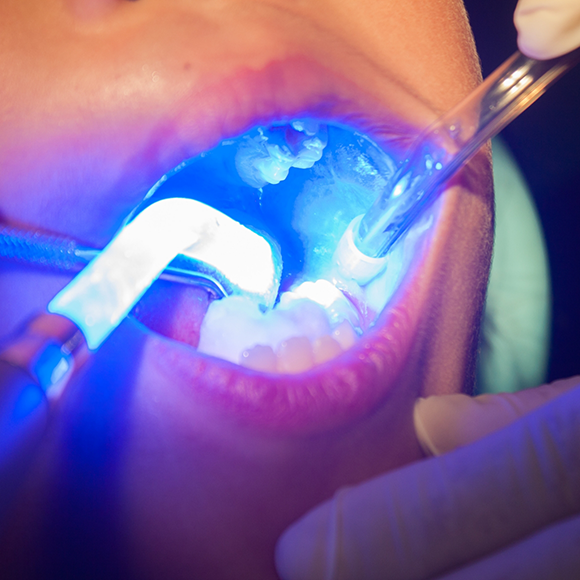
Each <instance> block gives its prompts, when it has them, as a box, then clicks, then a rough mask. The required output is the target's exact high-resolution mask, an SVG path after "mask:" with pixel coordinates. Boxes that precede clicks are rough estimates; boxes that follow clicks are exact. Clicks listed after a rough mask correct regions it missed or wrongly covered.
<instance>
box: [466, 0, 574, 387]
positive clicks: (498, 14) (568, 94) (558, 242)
mask: <svg viewBox="0 0 580 580" xmlns="http://www.w3.org/2000/svg"><path fill="white" fill-rule="evenodd" d="M516 3H517V2H516V1H512V0H465V5H466V7H467V11H468V13H469V17H470V21H471V25H472V28H473V33H474V35H475V41H476V43H477V48H478V51H479V55H480V58H481V64H482V68H483V74H484V76H487V75H488V74H489V73H490V72H492V71H493V70H494V69H495V68H496V67H497V66H498V65H500V64H501V63H502V62H503V61H504V60H506V59H507V58H508V57H509V56H510V55H511V54H512V53H513V52H514V51H515V50H516V49H517V44H516V31H515V28H514V26H513V12H514V9H515V6H516ZM579 107H580V65H578V66H577V67H576V68H575V69H573V70H572V71H569V72H568V73H567V74H566V75H565V76H564V77H563V78H561V79H560V80H559V81H558V82H557V83H556V84H555V85H554V86H552V87H551V88H550V89H549V90H548V92H547V93H546V94H545V95H543V96H542V97H541V98H540V99H539V100H538V101H537V102H536V103H535V104H534V105H532V106H531V107H530V108H529V109H528V110H527V111H525V112H524V113H522V115H520V117H518V118H517V119H516V120H515V121H513V122H512V124H511V125H510V126H509V127H507V128H506V129H505V130H504V131H503V133H502V137H503V138H504V140H505V142H507V144H508V145H509V147H510V149H511V150H512V152H513V154H514V156H515V158H516V159H517V161H518V164H519V166H520V168H521V170H522V172H523V173H524V175H525V177H526V180H527V182H528V184H529V186H530V189H531V191H532V195H533V196H534V200H535V202H536V206H537V208H538V211H539V213H540V219H541V221H542V226H543V228H544V234H545V237H546V243H547V247H548V254H549V258H550V268H551V275H552V293H553V306H552V343H551V351H550V366H549V371H548V372H549V377H548V378H549V380H554V379H558V378H562V377H565V376H570V375H574V374H580V111H579Z"/></svg>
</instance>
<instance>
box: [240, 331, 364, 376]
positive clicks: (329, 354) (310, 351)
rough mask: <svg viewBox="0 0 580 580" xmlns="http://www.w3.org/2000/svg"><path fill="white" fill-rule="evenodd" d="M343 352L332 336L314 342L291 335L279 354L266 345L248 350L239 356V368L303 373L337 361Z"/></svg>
mask: <svg viewBox="0 0 580 580" xmlns="http://www.w3.org/2000/svg"><path fill="white" fill-rule="evenodd" d="M346 324H347V325H348V322H347V323H346ZM353 334H354V331H353ZM342 352H344V351H343V348H342V347H341V346H340V344H339V342H338V341H337V340H335V339H334V338H332V336H330V335H329V334H325V335H323V336H319V337H318V338H317V339H316V340H314V342H311V341H310V340H309V339H308V338H307V337H306V336H292V337H290V338H289V339H288V340H284V341H282V342H281V343H280V344H279V346H278V349H277V350H276V352H274V350H273V349H272V347H271V346H268V345H263V344H257V345H256V346H253V347H252V348H249V349H248V350H245V351H244V352H242V355H241V357H240V365H242V366H244V367H246V368H249V369H253V370H255V371H262V372H264V373H275V372H278V373H302V372H304V371H307V370H309V369H311V368H312V367H313V366H315V365H319V364H322V363H325V362H328V361H329V360H332V359H333V358H336V357H337V356H338V355H339V354H341V353H342Z"/></svg>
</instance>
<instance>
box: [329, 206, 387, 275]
mask: <svg viewBox="0 0 580 580" xmlns="http://www.w3.org/2000/svg"><path fill="white" fill-rule="evenodd" d="M362 218H363V216H362V215H359V216H358V217H356V218H354V219H353V220H352V222H350V225H349V226H348V228H346V231H345V232H344V234H343V235H342V238H341V239H340V242H339V243H338V246H337V248H336V251H335V253H334V260H335V262H336V264H337V265H338V269H339V272H340V274H341V275H342V276H344V277H345V278H346V279H352V280H354V281H355V282H357V283H358V284H359V285H360V286H364V285H365V284H368V283H369V282H370V281H371V280H373V279H374V278H376V277H377V276H378V275H379V274H380V273H381V272H382V271H383V270H384V269H385V267H386V265H387V260H388V256H385V257H383V258H371V257H369V256H367V255H365V254H363V253H362V252H361V251H360V250H359V249H358V248H357V246H356V244H355V241H354V237H355V235H356V232H358V228H359V225H360V222H361V220H362Z"/></svg>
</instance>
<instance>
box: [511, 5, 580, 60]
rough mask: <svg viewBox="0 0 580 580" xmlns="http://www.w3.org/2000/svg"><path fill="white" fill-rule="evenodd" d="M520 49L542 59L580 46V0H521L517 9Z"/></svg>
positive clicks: (515, 18) (516, 17)
mask: <svg viewBox="0 0 580 580" xmlns="http://www.w3.org/2000/svg"><path fill="white" fill-rule="evenodd" d="M514 23H515V25H516V28H517V29H518V46H519V49H520V50H521V51H522V52H523V53H524V54H525V55H527V56H529V57H531V58H535V59H538V60H546V59H549V58H555V57H557V56H560V55H562V54H566V53H567V52H570V51H572V50H574V49H575V48H578V46H580V0H520V1H519V2H518V5H517V7H516V11H515V13H514Z"/></svg>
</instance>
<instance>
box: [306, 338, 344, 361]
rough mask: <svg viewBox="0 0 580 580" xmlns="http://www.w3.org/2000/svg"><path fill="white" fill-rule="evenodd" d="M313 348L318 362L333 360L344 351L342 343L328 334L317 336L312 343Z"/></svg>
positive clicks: (315, 359)
mask: <svg viewBox="0 0 580 580" xmlns="http://www.w3.org/2000/svg"><path fill="white" fill-rule="evenodd" d="M312 350H313V352H314V362H315V363H316V364H322V363H324V362H326V361H329V360H332V359H333V358H335V357H337V356H338V355H339V354H341V353H342V352H343V350H342V347H341V346H340V344H339V343H338V342H337V341H336V340H335V339H334V338H332V336H330V335H328V334H325V335H324V336H320V337H319V338H317V339H316V340H315V341H314V344H313V345H312Z"/></svg>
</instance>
